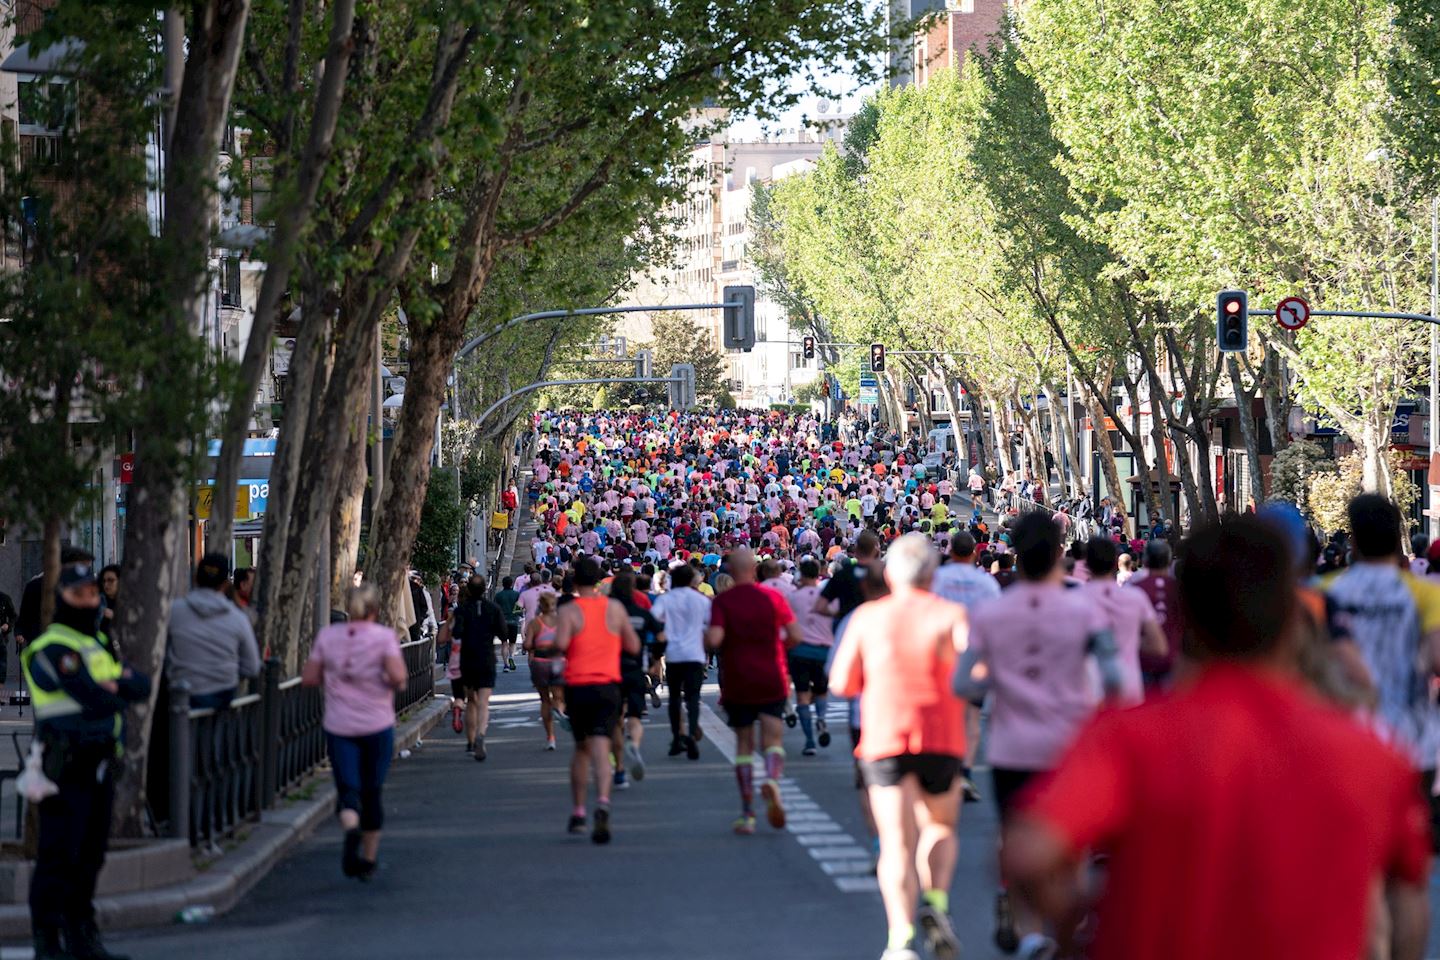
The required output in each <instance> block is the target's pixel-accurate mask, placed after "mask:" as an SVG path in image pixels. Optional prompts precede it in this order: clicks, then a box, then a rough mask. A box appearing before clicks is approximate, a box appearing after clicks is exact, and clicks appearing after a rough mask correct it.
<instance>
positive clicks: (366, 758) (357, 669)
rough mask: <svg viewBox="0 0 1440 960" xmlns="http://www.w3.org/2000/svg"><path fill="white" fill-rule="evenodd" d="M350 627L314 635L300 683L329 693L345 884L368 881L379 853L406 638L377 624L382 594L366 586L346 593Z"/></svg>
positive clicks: (327, 707) (328, 732)
mask: <svg viewBox="0 0 1440 960" xmlns="http://www.w3.org/2000/svg"><path fill="white" fill-rule="evenodd" d="M345 612H346V613H347V614H349V616H350V622H349V623H334V624H331V625H330V626H328V627H325V628H324V629H322V630H321V631H320V632H319V633H318V634H316V635H315V644H314V646H312V647H311V648H310V659H308V660H306V661H305V669H304V672H303V673H302V674H301V681H300V682H301V683H303V684H304V685H305V686H307V687H318V686H321V685H322V684H323V685H324V689H325V720H324V723H323V726H324V728H325V739H326V741H327V743H328V745H329V751H330V766H331V768H332V769H333V770H334V771H335V789H336V791H337V792H338V793H339V795H340V796H339V801H338V803H339V808H340V825H341V826H342V827H344V829H345V853H344V856H343V859H342V860H341V863H340V868H341V870H342V871H344V873H345V876H347V877H359V878H360V879H361V880H369V879H370V878H371V877H372V876H374V874H375V862H376V858H377V856H378V855H379V852H380V828H381V827H382V826H383V825H384V822H385V811H384V809H383V808H382V807H381V805H380V791H381V788H382V787H383V786H384V784H385V774H386V772H387V771H388V770H389V769H390V757H391V755H392V754H393V753H394V750H395V691H396V690H398V689H400V688H401V687H403V686H404V685H405V679H406V671H405V659H404V657H403V656H402V655H401V653H400V639H399V636H398V635H397V634H396V632H395V631H394V630H392V629H390V628H389V627H386V626H383V625H381V624H379V623H376V622H375V618H376V617H377V616H379V613H380V593H379V591H378V590H376V589H375V587H374V585H373V584H369V583H364V584H361V585H360V586H358V587H351V588H350V589H349V590H347V591H346V592H345Z"/></svg>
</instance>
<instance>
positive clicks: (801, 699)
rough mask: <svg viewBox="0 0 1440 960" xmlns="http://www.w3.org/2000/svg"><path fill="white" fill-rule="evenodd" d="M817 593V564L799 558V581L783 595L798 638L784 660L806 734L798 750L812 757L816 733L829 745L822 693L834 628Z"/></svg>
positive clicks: (801, 723)
mask: <svg viewBox="0 0 1440 960" xmlns="http://www.w3.org/2000/svg"><path fill="white" fill-rule="evenodd" d="M820 593H821V587H820V563H819V561H817V560H816V559H815V558H814V557H806V558H805V559H803V560H801V561H800V582H799V583H797V584H796V585H795V586H794V587H792V588H791V589H790V590H788V591H786V592H785V594H784V596H785V601H786V603H788V604H789V606H790V612H791V614H792V615H793V616H794V618H795V621H796V622H797V623H799V624H800V635H801V641H800V643H799V644H798V645H797V646H795V648H794V649H792V650H791V651H790V656H789V659H788V661H787V663H788V666H789V668H790V678H791V680H793V681H794V684H795V702H796V712H797V713H798V715H799V719H800V729H801V730H802V731H803V732H804V734H805V747H804V749H803V750H802V751H801V753H802V754H803V755H804V756H807V757H813V756H815V741H816V738H817V736H818V738H819V741H820V746H822V747H828V746H830V729H829V726H828V725H827V724H826V722H825V706H826V703H825V694H826V693H827V692H828V690H829V677H828V675H827V674H826V671H825V662H826V661H827V660H828V659H829V658H830V648H831V647H833V646H834V645H835V628H834V625H833V624H832V622H831V619H830V617H828V616H826V615H825V614H824V613H823V612H821V611H820V610H817V609H816V606H817V601H818V600H819V598H820Z"/></svg>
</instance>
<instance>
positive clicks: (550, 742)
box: [545, 737, 555, 753]
mask: <svg viewBox="0 0 1440 960" xmlns="http://www.w3.org/2000/svg"><path fill="white" fill-rule="evenodd" d="M554 749H555V738H554V737H551V738H550V739H549V740H546V741H545V751H546V752H547V753H548V752H550V751H552V750H554Z"/></svg>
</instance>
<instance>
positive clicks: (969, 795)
mask: <svg viewBox="0 0 1440 960" xmlns="http://www.w3.org/2000/svg"><path fill="white" fill-rule="evenodd" d="M960 791H961V793H962V794H963V795H964V797H965V802H966V803H979V802H980V799H981V798H980V788H979V787H977V786H975V781H974V780H971V779H970V778H969V777H962V778H961V779H960Z"/></svg>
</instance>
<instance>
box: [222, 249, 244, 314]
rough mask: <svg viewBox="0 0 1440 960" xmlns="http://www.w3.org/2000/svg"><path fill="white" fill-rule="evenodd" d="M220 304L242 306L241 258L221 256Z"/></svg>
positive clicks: (223, 305)
mask: <svg viewBox="0 0 1440 960" xmlns="http://www.w3.org/2000/svg"><path fill="white" fill-rule="evenodd" d="M220 306H222V307H239V306H240V258H239V257H221V258H220Z"/></svg>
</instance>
